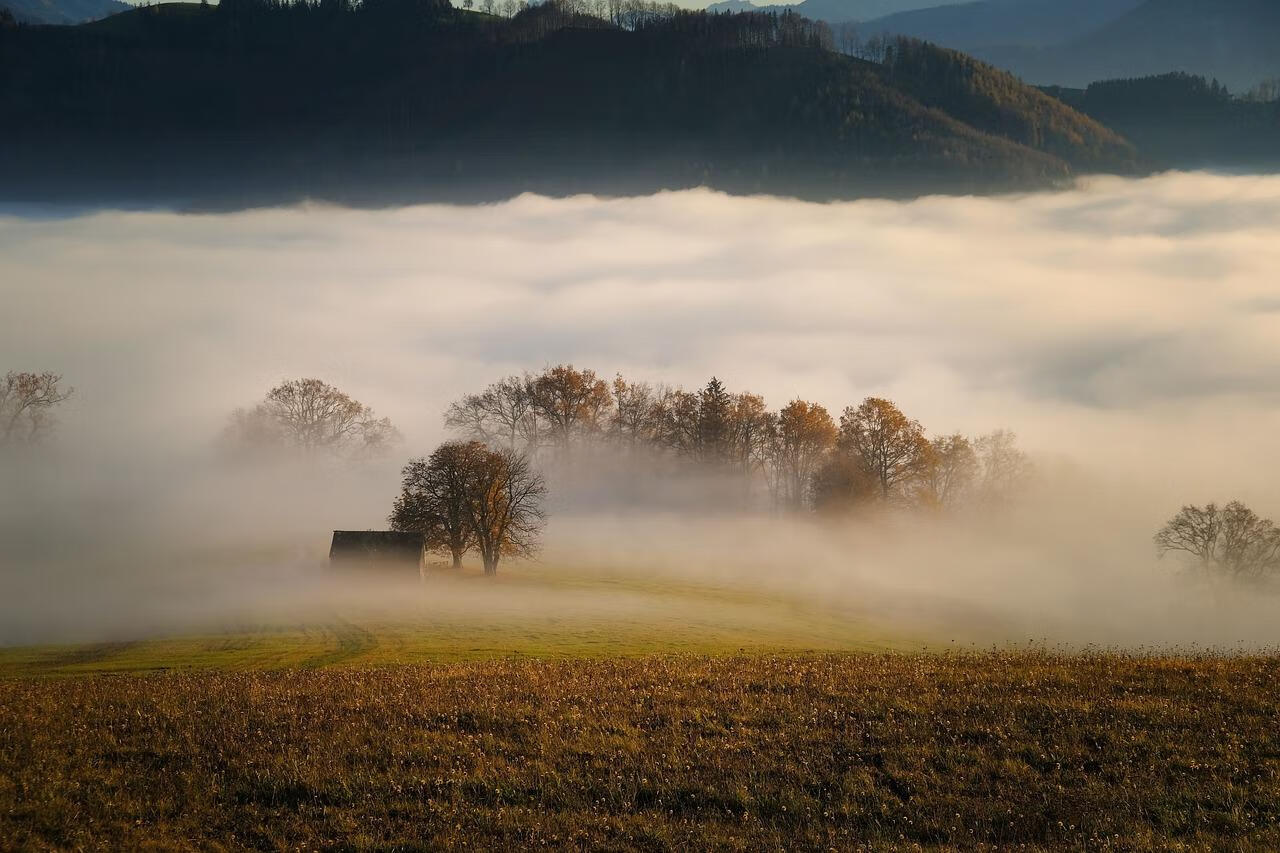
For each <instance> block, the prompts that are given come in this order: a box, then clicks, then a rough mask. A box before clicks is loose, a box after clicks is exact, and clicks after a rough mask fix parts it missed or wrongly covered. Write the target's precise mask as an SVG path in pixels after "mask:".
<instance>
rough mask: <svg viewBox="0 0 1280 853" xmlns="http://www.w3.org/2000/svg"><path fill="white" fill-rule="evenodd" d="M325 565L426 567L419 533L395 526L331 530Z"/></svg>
mask: <svg viewBox="0 0 1280 853" xmlns="http://www.w3.org/2000/svg"><path fill="white" fill-rule="evenodd" d="M329 565H331V566H333V567H335V568H351V569H364V568H376V569H386V570H388V571H395V572H397V573H398V572H400V571H402V570H403V571H404V572H405V573H408V572H415V573H417V574H418V575H419V576H421V575H422V574H423V573H424V572H425V571H426V567H427V562H426V548H425V542H424V541H423V538H422V534H421V533H403V532H400V531H397V530H335V531H333V544H332V545H330V546H329Z"/></svg>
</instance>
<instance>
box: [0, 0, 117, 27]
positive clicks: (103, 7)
mask: <svg viewBox="0 0 1280 853" xmlns="http://www.w3.org/2000/svg"><path fill="white" fill-rule="evenodd" d="M131 8H133V7H132V6H129V5H128V4H126V3H121V2H119V0H0V9H7V10H9V12H10V13H11V14H12V15H13V17H14V18H15V19H16V20H18V21H19V22H21V23H24V24H79V23H83V22H84V21H97V20H99V19H101V18H105V17H107V16H108V15H115V14H118V13H120V12H125V11H128V10H129V9H131Z"/></svg>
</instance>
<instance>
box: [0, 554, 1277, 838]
mask: <svg viewBox="0 0 1280 853" xmlns="http://www.w3.org/2000/svg"><path fill="white" fill-rule="evenodd" d="M401 593H402V596H401V597H402V598H403V599H404V600H405V601H407V602H409V603H408V604H407V605H406V604H404V603H403V602H402V603H401V606H399V607H397V608H395V609H394V610H388V609H386V608H385V606H384V607H383V608H382V609H380V608H379V606H377V605H375V604H374V603H372V602H371V601H369V600H357V599H352V600H351V601H350V602H348V603H347V604H346V605H342V606H340V605H339V604H336V603H334V601H332V600H329V606H330V608H331V609H330V611H329V612H328V613H327V614H321V615H314V614H313V615H312V616H310V617H309V618H305V619H304V618H302V617H301V616H299V617H298V618H297V621H290V619H289V618H287V617H286V616H283V615H277V616H276V617H274V618H273V619H268V620H266V621H263V622H262V623H261V624H256V625H254V624H240V625H229V626H227V627H224V628H223V629H222V630H217V631H214V630H210V631H207V632H204V633H197V634H191V635H178V636H163V635H156V636H152V637H151V638H149V639H140V640H131V641H118V642H105V643H96V644H89V645H78V646H43V647H23V648H9V649H6V650H4V651H3V652H0V849H14V850H68V849H112V850H116V849H154V850H180V849H201V850H205V849H207V850H238V849H298V850H303V849H306V850H311V849H335V850H415V849H482V850H515V849H530V848H572V849H606V850H608V849H615V850H624V849H628V850H630V849H641V850H684V849H728V850H760V849H777V850H784V849H786V850H795V849H814V850H817V849H824V850H825V849H860V848H867V849H903V850H917V849H940V848H961V849H972V848H979V847H983V846H990V847H1000V848H1005V847H1021V848H1024V849H1061V848H1070V849H1124V850H1131V849H1147V850H1165V849H1238V850H1249V849H1258V850H1265V849H1275V848H1276V847H1277V845H1280V690H1278V689H1277V685H1278V683H1280V682H1278V679H1280V658H1277V657H1275V656H1272V655H1235V656H1226V655H1223V656H1217V655H1202V654H1154V653H1152V654H1121V653H1101V652H1095V653H1066V652H1061V653H1059V652H1049V651H1044V650H1039V651H1037V650H1027V649H1023V650H1019V651H1009V650H988V651H976V650H974V649H973V648H972V647H969V648H968V650H966V651H955V650H954V647H953V646H951V645H950V644H945V645H944V644H940V643H938V642H937V640H936V637H937V635H936V634H930V633H928V632H923V631H922V632H921V633H904V632H898V633H895V632H893V631H892V630H889V629H888V628H886V627H885V626H884V625H883V624H881V623H880V622H877V620H876V619H875V618H873V614H870V613H868V612H855V611H851V610H850V609H849V608H848V606H847V605H845V606H836V605H834V604H830V603H823V602H822V601H820V600H816V599H813V598H804V597H796V598H788V597H787V596H786V595H785V594H779V593H778V592H777V591H776V590H774V591H772V592H770V591H768V590H765V589H763V588H753V587H740V586H730V585H718V584H716V583H713V582H710V581H703V582H691V581H677V580H673V579H669V578H663V577H658V576H654V577H636V576H631V575H613V574H608V573H603V574H601V573H595V574H592V573H585V572H583V573H576V572H571V571H567V570H562V569H561V570H554V569H551V568H547V567H524V568H522V570H521V571H519V572H511V573H510V574H508V575H501V576H499V577H498V578H497V579H496V580H495V579H488V580H486V579H483V578H480V577H477V576H475V575H472V574H468V573H464V574H463V575H461V576H448V575H446V576H438V577H435V578H433V579H432V580H431V581H429V582H428V584H427V585H425V586H420V585H417V584H416V583H413V584H406V585H405V586H403V587H402V588H401ZM481 604H483V605H484V606H483V607H481V606H479V605H481ZM266 612H267V611H263V613H266ZM264 618H265V617H264ZM938 624H940V623H938V622H935V623H934V625H935V627H936V626H937V625H938ZM944 648H945V649H946V650H945V651H943V649H944Z"/></svg>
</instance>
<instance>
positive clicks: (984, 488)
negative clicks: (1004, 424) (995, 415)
mask: <svg viewBox="0 0 1280 853" xmlns="http://www.w3.org/2000/svg"><path fill="white" fill-rule="evenodd" d="M973 449H974V453H975V454H976V455H977V459H978V477H977V483H976V488H977V492H978V493H977V499H978V500H979V501H981V502H983V503H986V504H988V505H996V504H1002V503H1006V502H1008V501H1009V500H1011V499H1013V498H1014V497H1016V496H1017V494H1018V492H1019V491H1020V490H1021V489H1022V488H1023V487H1024V486H1025V485H1026V483H1027V481H1028V478H1029V477H1030V475H1031V473H1032V467H1031V460H1030V459H1028V458H1027V454H1026V453H1024V452H1023V451H1022V450H1020V449H1019V448H1018V436H1017V435H1016V434H1014V433H1012V432H1010V431H1009V430H1003V429H1001V430H996V431H995V432H992V433H988V434H987V435H984V436H980V437H978V438H977V439H976V440H975V441H974V442H973Z"/></svg>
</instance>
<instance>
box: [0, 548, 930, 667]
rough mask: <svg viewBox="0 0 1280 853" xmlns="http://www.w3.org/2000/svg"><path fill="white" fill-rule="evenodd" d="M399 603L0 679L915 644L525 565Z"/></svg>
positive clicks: (419, 589)
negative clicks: (112, 673)
mask: <svg viewBox="0 0 1280 853" xmlns="http://www.w3.org/2000/svg"><path fill="white" fill-rule="evenodd" d="M397 599H398V600H397V601H396V602H395V604H394V606H392V605H391V604H382V605H380V604H377V603H370V602H369V601H367V600H365V601H358V602H356V601H353V602H352V603H351V604H349V605H341V606H335V605H333V604H331V603H330V604H326V605H325V606H324V607H322V608H318V609H317V610H315V611H314V612H306V613H303V614H293V615H289V616H282V617H279V618H268V619H267V620H266V621H262V622H260V623H258V624H248V625H246V624H244V620H238V621H236V622H229V623H228V624H227V625H226V626H225V627H223V628H220V629H219V630H216V631H200V632H198V633H194V634H191V635H183V636H161V637H148V638H144V639H132V640H127V641H115V642H105V643H97V644H90V645H74V646H38V647H25V648H10V649H0V676H21V675H77V674H87V673H108V672H148V671H159V670H200V669H225V670H255V669H287V668H315V667H327V666H377V665H385V664H409V663H421V662H431V661H435V662H447V661H462V660H477V659H485V658H504V657H533V658H583V657H588V658H590V657H612V656H633V655H646V654H710V655H725V654H740V653H747V652H754V653H765V652H771V653H784V652H790V653H800V652H814V651H825V652H840V651H885V650H893V649H902V650H909V649H919V648H921V647H922V646H923V645H924V644H925V641H924V640H923V639H922V638H921V637H920V636H917V635H913V634H912V633H911V632H909V631H904V630H900V629H893V628H890V627H888V626H885V625H883V624H878V623H877V622H876V621H875V620H874V618H873V617H872V616H871V615H869V614H867V613H865V612H860V611H856V610H851V609H850V608H848V607H841V608H837V607H830V606H826V605H824V604H823V603H822V602H821V601H820V600H816V599H814V598H813V597H812V596H810V597H805V596H799V595H795V596H791V595H788V594H786V592H785V591H780V590H778V589H776V588H769V589H766V588H759V587H752V586H749V585H732V584H717V583H713V582H696V581H688V580H678V579H669V578H664V577H645V576H637V575H635V574H626V573H608V572H587V571H583V570H570V569H564V568H560V567H546V566H538V565H532V566H521V567H520V569H519V571H512V572H509V573H507V574H503V575H500V576H499V577H498V578H496V579H492V578H484V577H481V576H479V574H478V573H476V572H474V571H467V572H464V573H462V574H460V575H455V574H452V573H441V574H437V575H435V576H433V577H432V578H431V580H430V581H428V582H427V583H426V584H417V583H413V582H407V583H405V584H404V586H403V589H402V590H401V591H400V593H399V595H398V596H397Z"/></svg>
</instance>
